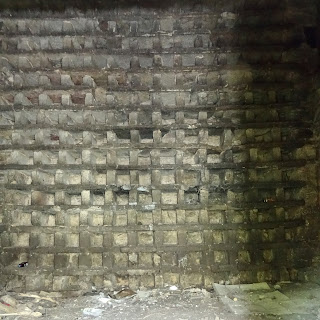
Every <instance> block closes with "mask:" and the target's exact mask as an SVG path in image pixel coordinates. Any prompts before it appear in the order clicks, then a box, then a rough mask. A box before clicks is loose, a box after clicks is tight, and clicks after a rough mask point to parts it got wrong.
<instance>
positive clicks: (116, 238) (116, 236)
mask: <svg viewBox="0 0 320 320" xmlns="http://www.w3.org/2000/svg"><path fill="white" fill-rule="evenodd" d="M113 244H114V245H115V246H127V245H128V235H127V233H124V232H115V233H113Z"/></svg>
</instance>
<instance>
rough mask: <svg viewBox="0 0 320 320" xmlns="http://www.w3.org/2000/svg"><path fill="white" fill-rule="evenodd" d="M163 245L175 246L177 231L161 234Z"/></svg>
mask: <svg viewBox="0 0 320 320" xmlns="http://www.w3.org/2000/svg"><path fill="white" fill-rule="evenodd" d="M163 244H165V245H166V244H167V245H176V244H178V235H177V231H164V232H163Z"/></svg>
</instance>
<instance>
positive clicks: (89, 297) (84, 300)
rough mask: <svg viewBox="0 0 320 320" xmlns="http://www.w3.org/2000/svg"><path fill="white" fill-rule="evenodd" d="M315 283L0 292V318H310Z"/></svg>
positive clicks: (316, 297)
mask: <svg viewBox="0 0 320 320" xmlns="http://www.w3.org/2000/svg"><path fill="white" fill-rule="evenodd" d="M319 289H320V287H319V285H317V284H314V283H304V284H294V283H284V284H279V285H277V286H275V287H274V286H271V285H270V286H269V285H268V284H266V283H262V284H252V285H240V286H226V285H215V286H214V288H213V289H212V291H207V290H204V289H199V288H190V289H185V290H179V288H177V287H175V286H171V287H167V288H163V289H154V290H140V291H137V292H133V291H131V290H130V289H124V290H122V291H120V292H95V290H93V292H91V293H87V294H85V295H83V296H80V297H77V298H68V299H63V298H62V297H61V296H60V295H59V294H56V293H46V292H40V293H39V292H38V293H27V294H21V293H20V294H19V293H13V292H2V293H1V295H0V302H1V303H0V310H1V312H0V313H1V316H0V318H1V319H20V320H26V319H35V318H37V317H38V318H39V319H40V318H43V319H48V320H53V319H68V320H76V319H77V320H80V319H81V320H84V319H87V320H90V319H97V320H98V319H108V320H112V319H117V320H127V319H128V320H144V319H150V320H151V319H152V320H165V319H176V320H187V319H195V320H211V319H212V320H233V319H236V320H251V319H252V320H258V319H261V320H262V319H281V320H282V319H283V320H289V319H290V320H298V319H299V320H303V319H305V320H316V319H318V320H319V319H320V304H319V301H320V290H319Z"/></svg>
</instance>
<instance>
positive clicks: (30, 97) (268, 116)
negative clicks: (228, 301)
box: [0, 0, 319, 292]
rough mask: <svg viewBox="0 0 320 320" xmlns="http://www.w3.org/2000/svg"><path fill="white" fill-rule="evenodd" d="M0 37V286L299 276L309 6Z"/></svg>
mask: <svg viewBox="0 0 320 320" xmlns="http://www.w3.org/2000/svg"><path fill="white" fill-rule="evenodd" d="M11 2H12V3H14V1H11ZM40 2H41V1H40ZM58 2H59V1H58ZM59 3H60V2H59ZM23 8H24V7H23ZM15 9H16V8H15ZM0 20H1V22H0V28H1V29H0V30H1V34H2V41H1V51H2V55H1V57H0V68H1V76H0V90H1V95H0V105H1V118H0V126H1V133H0V135H1V136H0V161H1V164H2V167H1V171H0V172H1V195H2V196H1V202H2V204H3V205H2V211H1V215H0V222H1V224H0V240H1V243H0V244H1V255H0V261H1V268H2V285H6V287H7V288H9V289H16V290H17V289H19V290H46V291H76V292H79V291H80V290H90V289H91V286H92V285H95V286H97V287H98V288H101V287H105V288H118V287H121V286H130V287H131V288H133V289H136V288H137V287H154V286H156V287H159V286H163V285H165V284H170V285H172V284H178V285H180V286H182V287H188V286H205V287H210V286H211V285H212V283H213V282H217V281H220V280H229V281H231V282H232V283H238V282H255V281H275V280H289V279H290V280H295V279H297V276H298V270H299V269H300V268H303V267H305V266H308V265H309V263H310V261H311V259H312V251H313V250H314V247H313V246H312V245H313V242H312V241H315V242H316V240H317V239H318V234H317V231H316V228H312V227H314V226H315V225H316V224H317V223H318V220H317V219H316V216H315V215H314V212H316V208H317V206H318V205H319V193H318V184H319V181H318V178H317V166H316V164H317V160H318V154H317V147H316V142H315V139H314V134H313V129H312V128H313V127H312V120H313V109H314V108H313V106H312V105H311V103H310V100H308V99H307V98H308V90H309V89H308V88H309V86H310V74H313V72H314V70H315V67H316V65H317V61H318V56H317V51H316V49H314V48H311V47H310V44H309V45H308V43H307V37H306V35H305V28H306V27H313V26H314V25H315V24H316V15H315V9H314V7H313V6H312V2H311V1H310V4H309V5H306V3H305V2H303V4H301V7H300V5H299V3H298V4H296V3H295V1H273V0H272V1H271V0H268V1H231V0H230V1H208V3H207V4H204V5H201V4H197V5H190V4H188V2H186V3H185V4H182V2H179V3H178V4H177V5H175V6H169V5H168V6H164V7H162V8H156V7H154V6H152V5H151V6H148V7H147V6H143V5H142V6H141V7H137V6H132V5H131V6H128V7H125V6H119V7H117V8H116V9H101V10H95V11H94V10H93V11H86V12H84V11H83V12H81V11H77V10H71V9H67V10H66V11H65V12H49V11H43V12H40V11H34V12H30V11H28V12H27V11H10V12H9V11H3V12H2V13H1V19H0ZM311 221H312V223H311ZM22 261H28V262H29V265H28V267H27V268H17V265H18V263H19V262H22Z"/></svg>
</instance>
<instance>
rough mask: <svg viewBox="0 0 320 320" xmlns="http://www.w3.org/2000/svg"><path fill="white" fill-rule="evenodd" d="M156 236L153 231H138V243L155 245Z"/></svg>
mask: <svg viewBox="0 0 320 320" xmlns="http://www.w3.org/2000/svg"><path fill="white" fill-rule="evenodd" d="M153 243H154V238H153V232H152V231H145V232H138V244H139V245H145V246H148V245H153Z"/></svg>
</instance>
